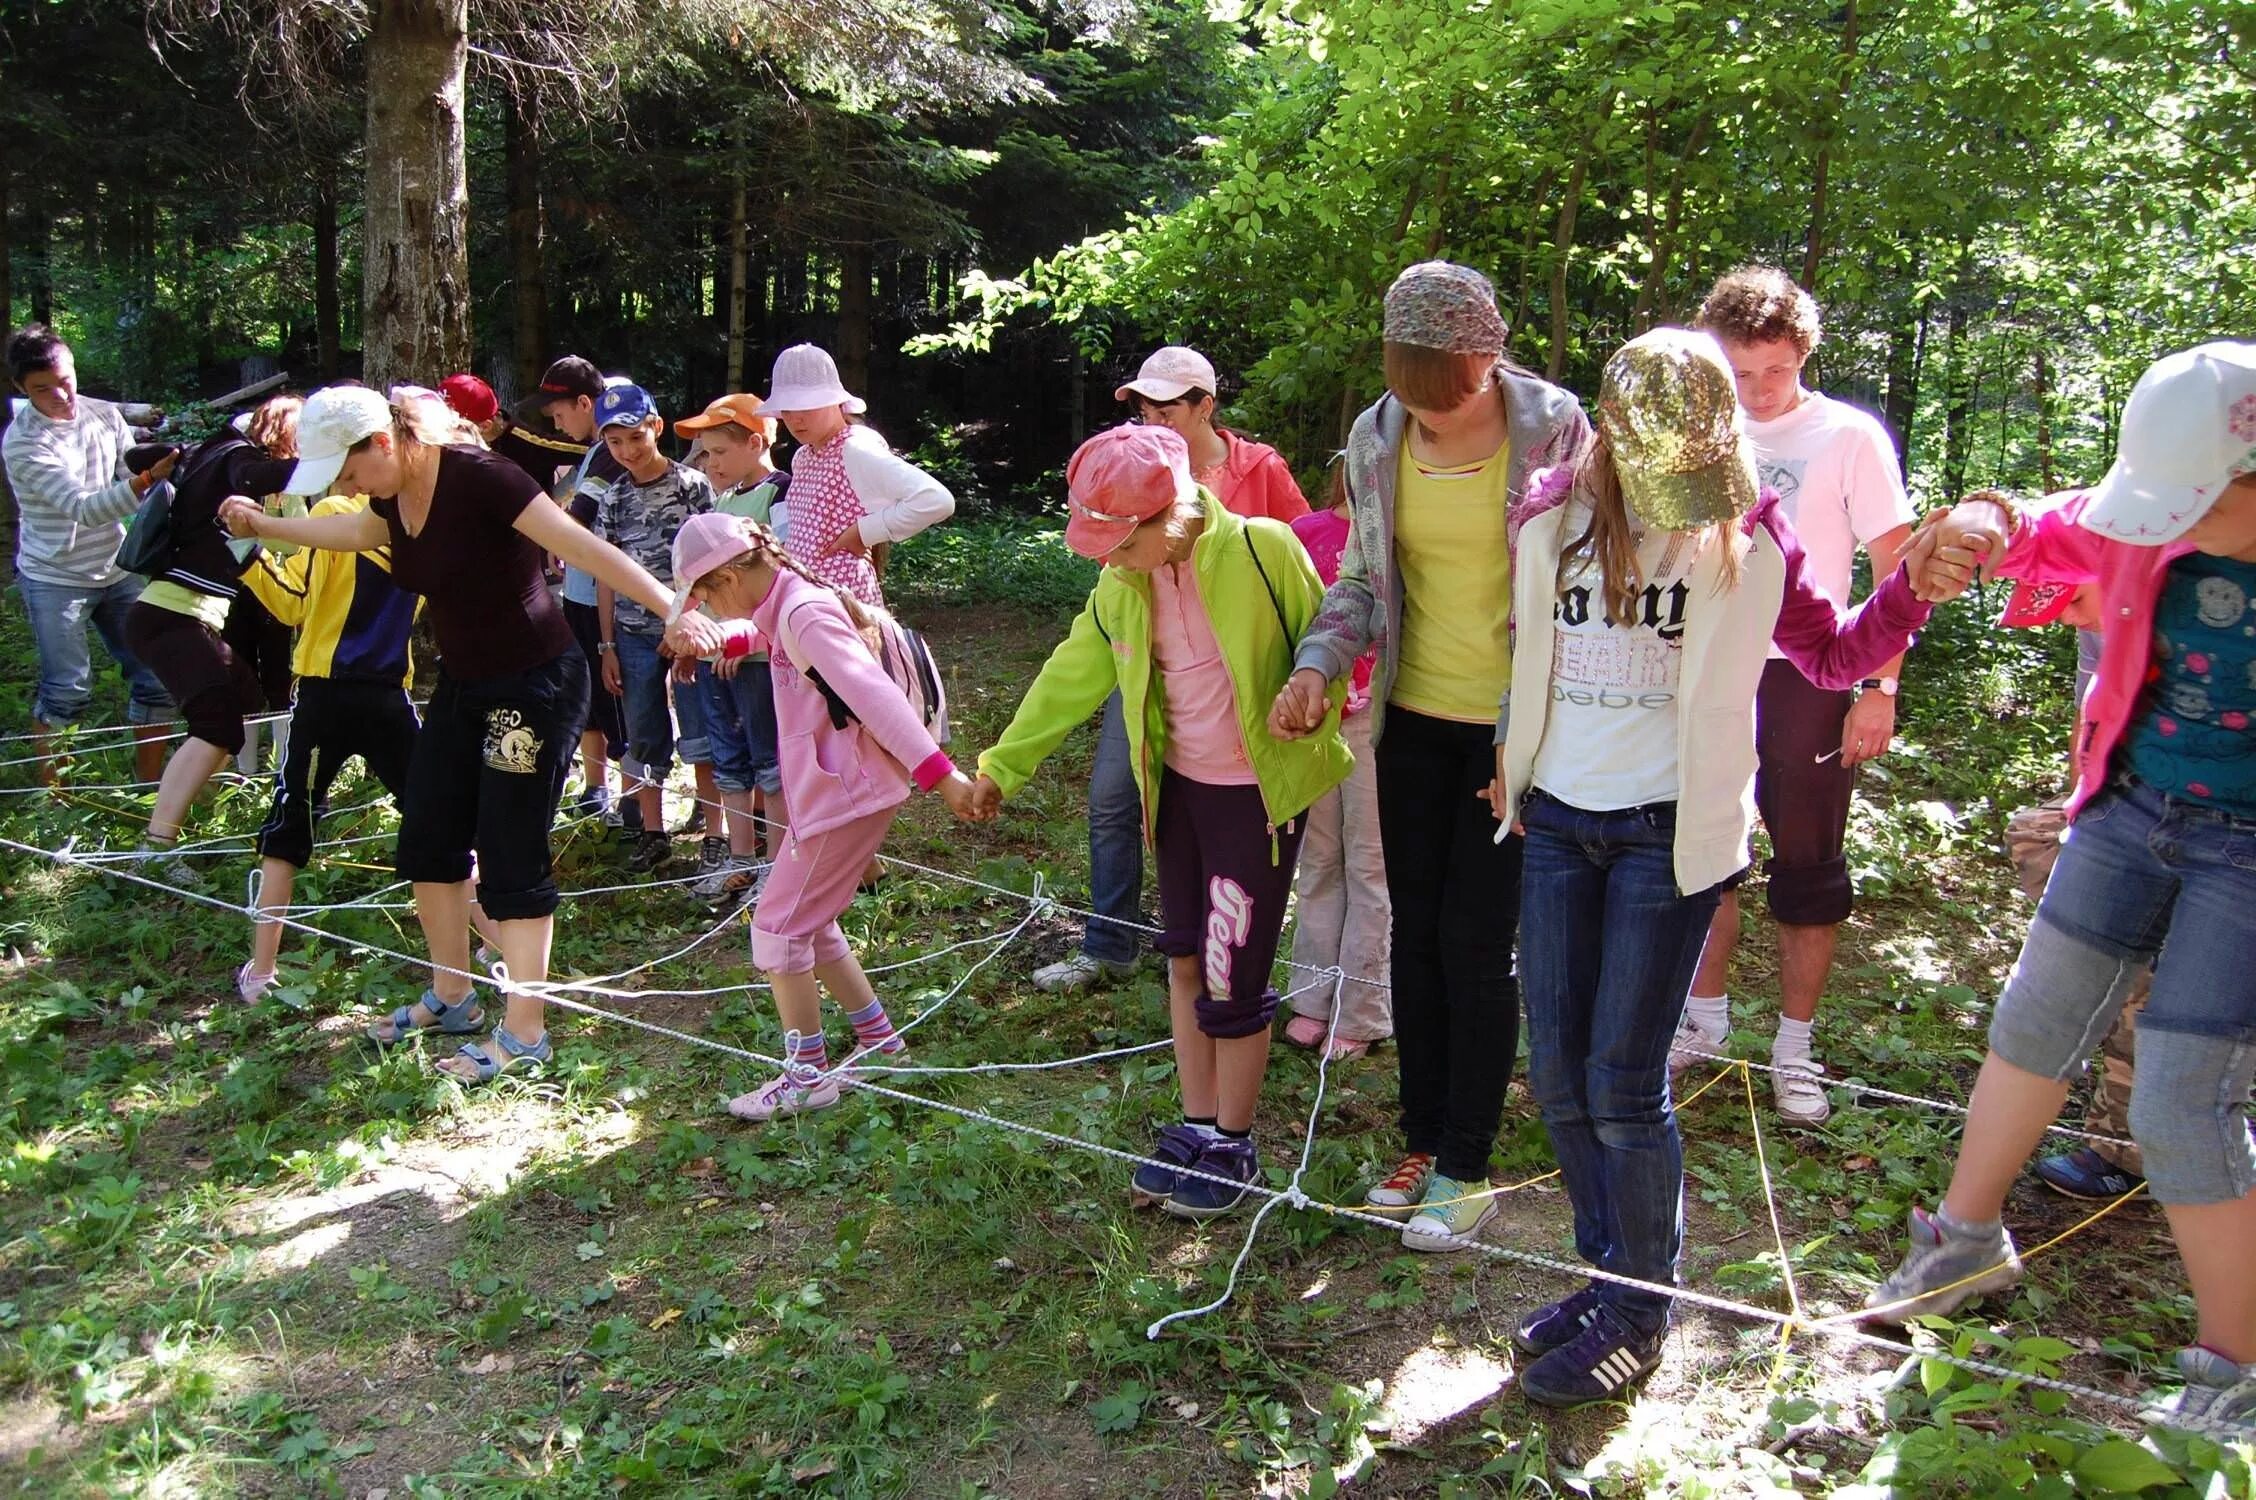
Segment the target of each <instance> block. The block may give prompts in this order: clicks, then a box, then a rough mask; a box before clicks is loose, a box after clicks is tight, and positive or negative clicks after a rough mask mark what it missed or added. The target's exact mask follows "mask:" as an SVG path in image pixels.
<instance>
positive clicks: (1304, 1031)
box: [1285, 1015, 1331, 1048]
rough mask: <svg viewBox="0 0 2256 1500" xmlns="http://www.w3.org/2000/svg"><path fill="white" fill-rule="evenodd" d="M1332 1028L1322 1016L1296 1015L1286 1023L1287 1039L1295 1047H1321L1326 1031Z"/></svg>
mask: <svg viewBox="0 0 2256 1500" xmlns="http://www.w3.org/2000/svg"><path fill="white" fill-rule="evenodd" d="M1330 1029H1331V1028H1330V1027H1328V1026H1326V1025H1325V1024H1324V1022H1323V1020H1322V1019H1321V1018H1320V1017H1317V1016H1297V1015H1296V1016H1294V1017H1293V1018H1292V1019H1291V1020H1289V1021H1287V1022H1286V1023H1285V1040H1286V1041H1288V1042H1290V1043H1292V1044H1293V1045H1294V1046H1295V1047H1308V1048H1316V1047H1321V1046H1323V1045H1324V1033H1325V1032H1327V1031H1329V1030H1330Z"/></svg>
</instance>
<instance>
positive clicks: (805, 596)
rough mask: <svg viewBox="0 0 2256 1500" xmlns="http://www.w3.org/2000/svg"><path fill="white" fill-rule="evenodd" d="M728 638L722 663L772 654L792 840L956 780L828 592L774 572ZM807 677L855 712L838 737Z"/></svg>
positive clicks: (825, 706)
mask: <svg viewBox="0 0 2256 1500" xmlns="http://www.w3.org/2000/svg"><path fill="white" fill-rule="evenodd" d="M727 631H728V640H727V644H726V645H725V647H724V648H723V650H722V652H721V654H722V655H723V656H728V657H735V656H748V655H750V654H751V653H752V651H753V650H754V649H755V643H763V642H764V643H765V644H766V645H767V647H768V648H769V650H770V651H771V652H772V653H773V656H772V659H771V664H770V670H771V672H772V673H773V675H774V678H775V705H776V741H777V745H778V748H779V751H780V758H781V760H782V762H783V794H784V797H785V799H786V803H787V805H788V807H789V809H790V817H791V832H792V835H793V836H794V837H812V836H814V835H815V834H818V833H824V832H827V831H829V830H830V829H833V828H839V827H843V826H844V825H846V824H848V823H851V822H853V821H855V820H856V819H857V818H866V817H868V816H870V815H871V814H872V813H879V812H884V811H886V810H887V809H889V808H894V807H898V806H900V805H901V804H902V803H903V802H906V801H908V800H909V785H910V783H911V782H912V781H913V782H914V783H915V784H916V787H917V789H918V790H920V791H930V790H932V788H934V787H935V786H938V785H939V784H940V783H941V782H942V781H945V780H946V779H947V778H948V777H949V776H950V775H951V774H952V773H953V772H954V771H955V769H956V767H955V762H953V761H951V760H949V759H948V754H947V752H946V751H944V750H942V749H941V748H940V747H939V745H937V744H936V743H934V742H933V738H932V735H931V733H930V732H929V731H927V730H926V729H925V727H924V725H923V724H922V723H921V722H920V721H919V720H918V719H917V716H916V710H914V709H913V708H911V707H910V706H909V700H908V698H907V697H906V696H905V695H904V694H903V693H902V692H901V689H900V688H899V687H898V686H896V685H895V684H894V681H893V679H892V678H890V677H888V676H886V675H885V669H884V668H883V667H880V666H879V665H878V664H877V658H876V657H874V656H872V655H871V654H870V649H869V647H868V646H867V645H866V644H864V642H863V640H862V638H861V635H860V634H859V633H858V632H857V631H856V630H855V629H854V622H853V621H852V620H851V619H849V618H847V615H846V607H845V606H844V605H843V604H841V603H839V600H838V595H837V594H835V593H833V592H832V591H831V590H830V589H828V588H825V587H824V586H823V585H821V584H819V583H810V582H808V581H807V580H806V579H804V578H801V577H800V576H799V575H798V574H796V573H782V572H779V573H777V574H776V580H775V583H774V584H773V585H772V586H771V587H770V588H769V589H768V594H767V597H766V598H764V599H762V600H761V601H760V602H759V603H758V604H756V605H754V606H753V609H752V614H751V617H750V618H749V619H744V620H735V621H731V622H729V623H728V626H727ZM810 671H815V672H820V673H822V677H823V681H825V682H827V683H829V684H830V686H831V690H832V691H833V692H835V693H837V694H838V696H839V697H841V698H843V699H845V700H846V705H847V706H848V707H849V708H851V709H853V711H854V718H853V719H849V720H848V721H847V723H846V727H845V728H844V729H840V728H837V727H835V726H834V725H833V724H832V723H831V722H830V708H829V705H828V704H827V703H826V702H825V701H824V699H823V695H822V690H821V689H819V688H817V687H816V686H815V685H814V684H813V683H812V682H809V681H808V680H807V675H806V674H807V673H808V672H810Z"/></svg>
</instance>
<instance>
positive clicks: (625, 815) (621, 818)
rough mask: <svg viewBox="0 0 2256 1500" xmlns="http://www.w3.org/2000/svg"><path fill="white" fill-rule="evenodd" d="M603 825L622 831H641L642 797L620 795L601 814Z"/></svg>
mask: <svg viewBox="0 0 2256 1500" xmlns="http://www.w3.org/2000/svg"><path fill="white" fill-rule="evenodd" d="M603 826H604V827H606V828H616V829H619V830H620V831H621V832H623V833H640V832H642V799H641V798H639V797H621V798H619V799H618V800H617V801H615V802H613V803H612V804H611V806H610V809H609V810H608V811H606V812H605V813H604V814H603Z"/></svg>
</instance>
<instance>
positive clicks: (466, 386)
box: [439, 375, 501, 423]
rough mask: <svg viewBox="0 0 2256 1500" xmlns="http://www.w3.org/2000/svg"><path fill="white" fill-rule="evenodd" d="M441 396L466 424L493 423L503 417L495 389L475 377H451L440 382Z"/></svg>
mask: <svg viewBox="0 0 2256 1500" xmlns="http://www.w3.org/2000/svg"><path fill="white" fill-rule="evenodd" d="M439 394H440V395H441V396H443V397H445V398H446V404H447V405H449V406H451V407H453V408H454V414H455V415H456V416H458V417H460V418H461V419H462V420H463V421H465V422H472V423H476V422H491V421H492V420H493V419H494V418H495V417H497V416H499V415H501V401H500V399H499V398H498V397H496V396H495V395H494V393H493V387H492V386H490V385H488V384H486V383H485V382H484V381H483V380H480V379H479V378H478V377H477V376H475V375H449V376H448V377H447V378H446V379H444V380H442V381H440V382H439Z"/></svg>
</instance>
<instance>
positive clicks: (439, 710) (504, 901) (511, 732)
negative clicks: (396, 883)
mask: <svg viewBox="0 0 2256 1500" xmlns="http://www.w3.org/2000/svg"><path fill="white" fill-rule="evenodd" d="M587 700H588V667H587V658H586V657H584V656H582V655H581V654H580V649H579V647H578V646H576V645H574V646H569V647H566V648H565V649H564V650H563V651H562V652H560V653H558V654H557V655H556V656H553V657H551V658H550V659H549V660H547V661H546V662H543V663H542V664H541V665H539V666H537V667H533V668H530V669H528V670H526V671H523V672H512V673H507V674H505V675H503V676H499V677H486V678H479V679H477V680H475V681H465V680H463V679H461V678H458V677H455V676H453V675H452V674H450V673H448V672H447V671H446V670H445V669H444V668H443V667H442V668H441V670H440V672H439V681H438V686H437V687H436V688H434V689H433V690H432V693H431V701H430V702H429V703H428V704H426V705H425V706H424V710H423V732H422V733H421V734H420V735H419V736H417V738H416V741H415V756H414V759H413V760H412V761H411V762H410V763H409V766H408V772H407V796H406V798H405V799H404V806H403V807H402V809H401V814H400V832H399V852H398V856H397V861H396V866H395V868H396V869H397V871H398V873H399V876H400V878H401V879H402V880H412V881H417V882H430V883H434V884H440V885H452V884H455V883H457V882H460V881H464V880H468V879H469V878H470V870H471V858H470V857H471V854H472V853H473V852H475V853H476V855H477V870H478V904H479V905H481V906H482V907H484V908H485V911H486V915H487V916H489V917H492V918H493V919H494V920H495V921H497V922H513V921H522V920H525V919H527V918H531V917H545V916H549V915H550V914H552V913H553V912H554V911H555V910H556V902H557V891H556V881H555V879H554V868H553V865H552V862H551V860H550V851H549V843H548V837H549V828H550V826H551V825H552V824H553V823H554V822H555V820H556V802H557V799H558V798H559V797H561V796H562V795H563V793H564V773H565V771H566V770H567V769H568V768H569V767H570V765H571V762H572V756H573V753H574V751H575V750H576V749H577V748H578V745H577V741H578V739H579V734H580V725H581V723H582V722H583V719H584V716H585V715H586V713H587Z"/></svg>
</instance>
